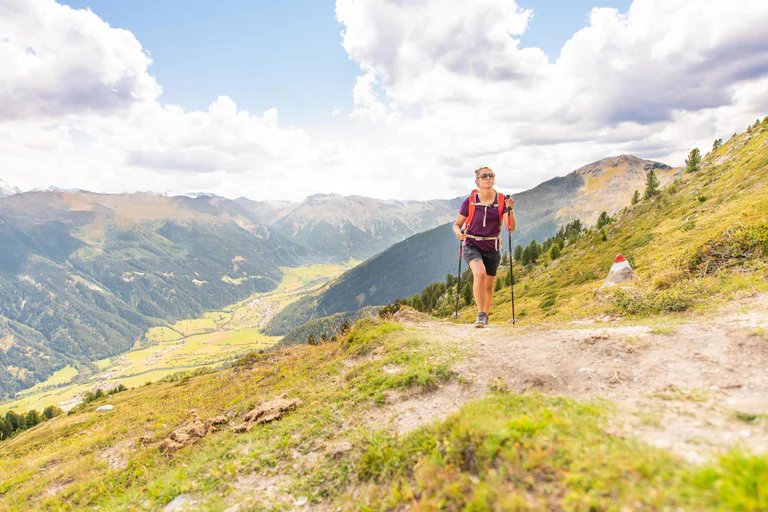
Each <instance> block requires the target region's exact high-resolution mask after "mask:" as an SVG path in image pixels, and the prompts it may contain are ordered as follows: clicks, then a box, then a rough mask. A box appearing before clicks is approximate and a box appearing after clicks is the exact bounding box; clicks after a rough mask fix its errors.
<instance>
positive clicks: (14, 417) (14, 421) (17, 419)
mask: <svg viewBox="0 0 768 512" xmlns="http://www.w3.org/2000/svg"><path fill="white" fill-rule="evenodd" d="M5 421H7V422H8V424H9V425H10V426H11V429H12V430H13V431H14V432H16V431H17V430H24V424H23V422H22V419H21V416H19V415H18V414H16V413H15V412H13V411H8V412H7V413H5Z"/></svg>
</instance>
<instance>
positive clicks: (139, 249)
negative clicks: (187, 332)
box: [0, 192, 308, 397]
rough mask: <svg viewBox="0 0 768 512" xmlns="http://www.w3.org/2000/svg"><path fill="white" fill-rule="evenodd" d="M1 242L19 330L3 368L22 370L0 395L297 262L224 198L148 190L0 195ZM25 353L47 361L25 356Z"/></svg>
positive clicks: (270, 281) (7, 298)
mask: <svg viewBox="0 0 768 512" xmlns="http://www.w3.org/2000/svg"><path fill="white" fill-rule="evenodd" d="M0 246H1V247H2V248H3V250H2V251H0V317H5V318H6V319H8V320H9V321H12V322H16V323H18V324H23V325H24V326H26V328H27V329H18V328H16V329H15V330H14V332H13V333H12V334H9V335H7V336H12V337H13V343H12V344H13V346H14V347H17V348H18V351H17V352H14V351H8V350H6V351H5V352H4V354H3V359H2V364H3V368H2V370H3V372H5V371H8V368H9V367H11V366H13V367H17V368H20V369H21V370H18V371H14V373H15V374H16V375H17V378H15V382H16V384H14V385H12V384H9V383H8V380H9V379H5V380H4V381H3V382H1V383H0V385H1V386H2V387H0V397H2V396H7V395H8V394H9V393H12V392H13V391H15V390H18V389H21V388H23V387H26V386H28V385H29V383H30V382H32V383H34V382H36V381H39V380H43V379H44V378H46V377H47V376H48V375H50V373H51V372H52V370H54V369H57V368H61V367H62V366H64V365H65V364H66V363H67V362H69V361H79V362H81V363H84V362H87V361H91V360H94V359H98V358H103V357H107V356H110V355H114V354H117V353H120V352H124V351H125V350H127V349H128V348H130V347H131V346H132V345H133V343H134V341H135V339H136V338H137V337H138V336H139V335H140V334H141V333H142V332H143V331H144V330H145V329H146V328H147V327H148V326H150V325H153V324H156V323H158V319H163V320H171V321H172V320H177V319H181V318H192V317H195V316H198V315H200V314H201V313H202V312H203V311H205V310H206V309H214V308H217V307H221V306H223V305H226V304H231V303H234V302H237V301H239V300H241V299H243V298H245V297H248V296H250V295H252V294H253V293H255V292H258V291H267V290H270V289H272V288H274V287H275V286H276V284H277V283H278V282H279V281H280V278H281V275H282V272H281V271H280V269H279V267H280V266H296V265H298V264H300V263H301V262H303V261H305V260H306V259H307V258H308V251H307V249H306V248H305V247H303V246H301V245H297V244H295V243H293V242H291V241H289V240H287V239H285V238H284V237H282V236H281V235H279V234H278V233H275V232H274V231H272V230H270V229H269V228H267V227H265V226H263V225H259V224H256V223H255V222H253V221H252V220H251V219H250V218H249V214H248V212H247V211H245V210H243V209H242V208H240V207H239V206H238V205H236V204H234V203H232V202H231V201H227V200H225V199H221V198H211V197H199V198H188V197H174V198H169V197H162V196H158V195H153V194H131V195H104V194H91V193H62V192H32V193H26V194H16V195H13V196H10V197H6V198H4V199H2V200H0ZM9 325H16V324H14V323H11V324H9ZM8 329H10V327H8V328H6V330H8ZM30 333H32V334H30ZM41 336H42V338H43V339H44V340H45V341H44V342H41ZM41 343H42V345H41ZM41 346H45V347H47V350H43V349H42V348H41ZM29 350H33V351H36V353H38V354H43V355H44V356H45V360H46V361H48V364H47V365H42V366H41V365H40V363H39V362H37V361H35V360H33V359H31V358H29V357H26V356H24V355H23V354H25V353H28V351H29Z"/></svg>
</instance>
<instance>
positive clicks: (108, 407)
mask: <svg viewBox="0 0 768 512" xmlns="http://www.w3.org/2000/svg"><path fill="white" fill-rule="evenodd" d="M114 408H115V406H114V405H109V404H107V405H102V406H101V407H99V408H98V409H96V412H108V411H111V410H112V409H114Z"/></svg>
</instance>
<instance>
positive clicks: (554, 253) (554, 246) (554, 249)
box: [549, 244, 560, 261]
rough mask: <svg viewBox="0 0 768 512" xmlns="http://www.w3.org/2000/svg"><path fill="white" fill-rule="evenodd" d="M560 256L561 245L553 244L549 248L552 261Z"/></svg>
mask: <svg viewBox="0 0 768 512" xmlns="http://www.w3.org/2000/svg"><path fill="white" fill-rule="evenodd" d="M559 257H560V246H559V245H557V244H552V248H551V249H550V250H549V259H551V260H552V261H555V260H556V259H557V258H559Z"/></svg>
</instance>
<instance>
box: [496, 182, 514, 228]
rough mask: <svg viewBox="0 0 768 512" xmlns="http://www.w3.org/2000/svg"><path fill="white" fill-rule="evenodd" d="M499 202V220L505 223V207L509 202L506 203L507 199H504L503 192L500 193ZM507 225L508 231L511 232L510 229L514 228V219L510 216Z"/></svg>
mask: <svg viewBox="0 0 768 512" xmlns="http://www.w3.org/2000/svg"><path fill="white" fill-rule="evenodd" d="M498 200H499V219H500V220H502V222H503V219H504V205H505V204H506V202H507V201H506V198H505V197H504V194H502V193H501V192H499V195H498ZM506 224H507V231H511V229H510V228H511V227H512V218H511V217H510V216H509V215H507V222H506Z"/></svg>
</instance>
